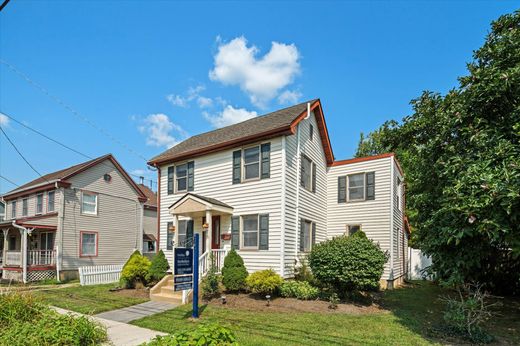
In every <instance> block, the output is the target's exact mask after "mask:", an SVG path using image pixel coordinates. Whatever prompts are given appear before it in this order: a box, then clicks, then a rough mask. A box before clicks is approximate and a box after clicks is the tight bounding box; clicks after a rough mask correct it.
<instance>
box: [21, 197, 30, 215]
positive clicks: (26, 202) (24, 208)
mask: <svg viewBox="0 0 520 346" xmlns="http://www.w3.org/2000/svg"><path fill="white" fill-rule="evenodd" d="M28 214H29V199H28V198H24V199H22V216H27V215H28Z"/></svg>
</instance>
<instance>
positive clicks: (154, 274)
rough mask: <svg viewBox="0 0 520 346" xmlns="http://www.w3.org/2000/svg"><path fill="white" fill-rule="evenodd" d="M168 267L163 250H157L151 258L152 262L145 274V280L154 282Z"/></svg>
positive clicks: (163, 275)
mask: <svg viewBox="0 0 520 346" xmlns="http://www.w3.org/2000/svg"><path fill="white" fill-rule="evenodd" d="M168 269H170V266H169V265H168V260H167V259H166V256H165V255H164V252H163V250H159V252H158V253H157V254H156V255H155V256H153V258H152V264H151V265H150V269H149V271H148V274H147V275H146V281H148V283H150V284H156V283H157V282H159V281H161V279H162V278H163V277H165V276H166V272H167V271H168Z"/></svg>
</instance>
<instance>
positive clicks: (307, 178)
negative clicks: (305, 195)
mask: <svg viewBox="0 0 520 346" xmlns="http://www.w3.org/2000/svg"><path fill="white" fill-rule="evenodd" d="M300 186H302V187H303V188H305V189H306V190H309V191H311V192H316V164H315V163H313V162H312V160H311V159H310V158H308V157H307V156H305V155H302V157H301V167H300Z"/></svg>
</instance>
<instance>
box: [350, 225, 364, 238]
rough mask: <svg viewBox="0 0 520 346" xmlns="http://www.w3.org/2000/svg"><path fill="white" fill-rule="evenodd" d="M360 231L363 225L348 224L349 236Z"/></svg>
mask: <svg viewBox="0 0 520 346" xmlns="http://www.w3.org/2000/svg"><path fill="white" fill-rule="evenodd" d="M358 231H361V225H347V234H348V235H349V236H351V235H353V234H354V233H356V232H358Z"/></svg>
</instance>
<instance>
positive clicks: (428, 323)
mask: <svg viewBox="0 0 520 346" xmlns="http://www.w3.org/2000/svg"><path fill="white" fill-rule="evenodd" d="M446 293H447V292H445V291H443V290H442V289H441V288H439V287H438V286H436V285H433V284H431V283H426V282H424V283H423V282H421V283H416V284H414V285H413V286H411V287H408V288H401V289H396V290H392V291H386V292H384V293H382V294H381V302H380V303H381V304H382V305H383V306H384V307H385V308H386V309H387V310H388V311H387V312H378V313H372V314H366V315H350V314H342V313H277V312H251V311H246V310H240V309H230V308H227V307H225V306H215V305H208V306H202V307H201V314H200V315H201V318H200V322H216V323H219V324H221V325H223V326H227V327H229V328H230V329H231V330H232V331H233V332H234V333H235V335H236V337H237V339H238V342H239V343H240V344H241V345H317V344H319V345H380V344H387V345H432V344H442V343H450V344H461V343H464V341H463V340H457V339H453V338H452V339H449V338H446V336H445V335H444V334H443V333H442V332H441V331H439V326H440V324H441V321H442V310H443V304H442V302H441V301H439V299H438V298H439V296H441V295H444V294H446ZM515 304H516V305H515ZM519 306H520V302H519V301H518V300H507V304H504V306H503V307H502V308H501V311H502V314H501V315H498V316H497V317H496V318H494V319H492V321H490V322H489V323H488V324H487V325H486V326H485V327H486V328H487V330H488V331H489V332H490V333H491V334H493V335H495V336H496V337H497V342H498V343H500V344H510V345H516V344H520V330H519V328H520V327H519V325H518V324H519V323H518V321H520V309H519ZM190 316H191V307H190V306H189V305H185V306H180V307H178V308H176V309H173V310H169V311H166V312H164V313H161V314H157V315H153V316H149V317H145V318H143V319H140V320H137V321H134V322H132V323H133V324H135V325H138V326H141V327H145V328H150V329H155V330H159V331H163V332H167V333H175V332H179V331H183V330H187V329H194V328H195V327H196V326H197V323H198V322H193V321H192V320H191V319H190Z"/></svg>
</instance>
